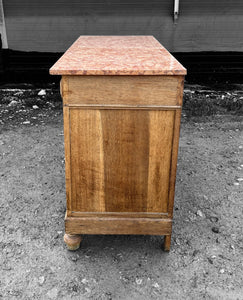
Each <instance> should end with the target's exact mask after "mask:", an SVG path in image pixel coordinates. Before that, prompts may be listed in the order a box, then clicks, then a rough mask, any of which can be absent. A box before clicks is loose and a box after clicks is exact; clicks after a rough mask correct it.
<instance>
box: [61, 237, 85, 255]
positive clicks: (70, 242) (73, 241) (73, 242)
mask: <svg viewBox="0 0 243 300" xmlns="http://www.w3.org/2000/svg"><path fill="white" fill-rule="evenodd" d="M81 241H82V237H81V235H79V234H67V233H65V234H64V242H65V243H66V245H67V248H68V250H71V251H74V250H77V249H78V248H79V246H80V243H81Z"/></svg>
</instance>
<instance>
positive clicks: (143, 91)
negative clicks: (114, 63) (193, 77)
mask: <svg viewBox="0 0 243 300" xmlns="http://www.w3.org/2000/svg"><path fill="white" fill-rule="evenodd" d="M182 81H183V76H63V83H62V90H63V92H62V97H63V101H64V104H65V105H75V104H86V105H87V104H91V105H95V104H102V105H131V106H136V105H140V106H143V105H149V106H153V105H155V106H156V105H157V106H162V105H169V106H178V105H179V102H178V97H177V93H178V89H179V88H180V86H181V82H182Z"/></svg>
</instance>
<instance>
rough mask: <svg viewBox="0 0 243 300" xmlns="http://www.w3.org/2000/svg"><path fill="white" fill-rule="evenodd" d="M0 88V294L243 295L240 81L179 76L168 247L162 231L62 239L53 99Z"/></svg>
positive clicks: (59, 132) (60, 154)
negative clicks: (197, 81) (72, 241)
mask: <svg viewBox="0 0 243 300" xmlns="http://www.w3.org/2000/svg"><path fill="white" fill-rule="evenodd" d="M39 92H40V89H35V88H34V87H33V86H28V85H26V86H24V87H21V88H20V87H11V88H9V87H6V86H5V87H2V89H1V91H0V159H1V168H0V178H1V180H0V194H1V198H0V211H1V220H0V249H1V252H0V253H1V254H0V269H1V272H0V274H1V275H0V298H2V299H239V300H240V299H243V235H242V232H243V219H242V213H243V89H242V86H234V88H233V89H230V88H229V89H228V90H212V89H211V88H208V87H200V86H190V85H187V86H186V87H185V97H184V110H183V117H182V124H181V137H180V149H179V159H178V171H177V184H176V195H175V207H174V225H173V235H172V245H171V251H170V252H169V253H165V252H163V251H162V250H161V246H162V244H163V237H160V236H118V235H117V236H102V235H99V236H94V235H89V236H85V237H84V240H83V242H82V246H81V248H80V249H79V250H77V251H76V252H69V251H67V249H66V248H65V244H64V243H63V234H64V214H65V180H64V175H65V174H64V147H63V123H62V108H61V107H62V105H61V101H60V96H59V94H58V92H57V90H55V89H54V88H53V87H52V86H49V87H48V88H45V90H44V91H42V92H41V93H40V95H38V93H39Z"/></svg>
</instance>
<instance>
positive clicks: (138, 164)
mask: <svg viewBox="0 0 243 300" xmlns="http://www.w3.org/2000/svg"><path fill="white" fill-rule="evenodd" d="M148 118H149V115H148V111H137V110H117V111H114V110H103V111H102V126H103V137H104V153H105V159H104V162H105V201H106V211H109V212H116V211H119V212H134V211H139V212H144V211H147V181H148V152H149V144H148V140H149V128H148V125H149V122H148V121H149V119H148Z"/></svg>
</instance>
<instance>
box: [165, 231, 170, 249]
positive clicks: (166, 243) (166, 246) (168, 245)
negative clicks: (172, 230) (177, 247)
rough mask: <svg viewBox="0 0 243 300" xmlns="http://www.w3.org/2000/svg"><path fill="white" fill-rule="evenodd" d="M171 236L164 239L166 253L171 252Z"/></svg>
mask: <svg viewBox="0 0 243 300" xmlns="http://www.w3.org/2000/svg"><path fill="white" fill-rule="evenodd" d="M170 243H171V235H165V238H164V251H166V252H169V251H170Z"/></svg>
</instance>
